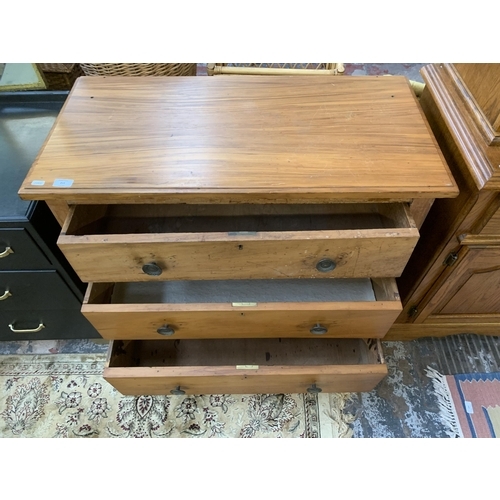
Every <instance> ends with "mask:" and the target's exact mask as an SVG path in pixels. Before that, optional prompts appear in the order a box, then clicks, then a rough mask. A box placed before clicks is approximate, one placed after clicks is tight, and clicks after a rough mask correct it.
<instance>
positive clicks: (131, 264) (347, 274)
mask: <svg viewBox="0 0 500 500" xmlns="http://www.w3.org/2000/svg"><path fill="white" fill-rule="evenodd" d="M417 240H418V232H417V231H416V230H412V229H401V230H398V231H397V232H388V231H387V230H375V229H373V230H366V231H308V232H304V233H303V234H299V233H294V232H284V233H261V234H258V235H248V236H244V235H240V236H228V234H227V233H212V234H197V235H188V234H180V235H173V236H172V235H129V236H125V235H124V236H121V237H113V236H60V237H59V240H58V245H59V247H60V248H61V250H62V252H63V253H64V255H65V257H66V258H67V259H68V261H69V262H70V264H71V265H72V267H73V269H74V270H75V271H76V273H77V274H78V276H79V277H80V279H81V280H82V281H84V282H89V281H95V282H104V281H151V280H164V279H177V280H180V279H238V278H277V279H285V278H323V277H325V276H327V277H332V278H333V277H335V278H359V277H363V278H364V277H366V276H372V277H396V276H399V275H400V274H401V272H402V271H403V269H404V267H405V265H406V263H407V261H408V258H409V256H410V255H411V252H412V250H413V248H414V246H415V244H416V242H417ZM324 258H328V259H332V260H333V261H335V263H336V267H335V269H334V270H333V271H329V272H322V271H318V270H317V269H316V265H317V264H318V262H319V261H320V260H321V259H324ZM151 262H154V263H155V264H156V265H158V266H160V268H161V269H162V273H161V275H159V276H150V275H147V274H145V273H144V272H143V270H142V267H143V266H144V265H145V264H148V263H151Z"/></svg>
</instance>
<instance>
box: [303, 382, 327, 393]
mask: <svg viewBox="0 0 500 500" xmlns="http://www.w3.org/2000/svg"><path fill="white" fill-rule="evenodd" d="M307 392H308V393H309V394H319V393H320V392H323V389H321V388H320V387H316V384H313V385H311V387H308V388H307Z"/></svg>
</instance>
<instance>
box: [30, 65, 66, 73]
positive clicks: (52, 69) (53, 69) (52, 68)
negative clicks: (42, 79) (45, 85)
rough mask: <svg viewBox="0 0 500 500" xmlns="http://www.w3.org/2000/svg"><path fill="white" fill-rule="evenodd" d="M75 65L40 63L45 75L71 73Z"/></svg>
mask: <svg viewBox="0 0 500 500" xmlns="http://www.w3.org/2000/svg"><path fill="white" fill-rule="evenodd" d="M74 66H75V63H39V64H38V67H39V68H40V69H41V70H42V71H43V72H44V73H47V72H48V73H71V71H72V70H73V67H74Z"/></svg>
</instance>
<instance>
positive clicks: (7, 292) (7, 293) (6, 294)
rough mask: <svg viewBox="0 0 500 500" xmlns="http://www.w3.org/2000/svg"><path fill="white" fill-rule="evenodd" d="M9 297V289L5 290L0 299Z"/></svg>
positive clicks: (10, 295)
mask: <svg viewBox="0 0 500 500" xmlns="http://www.w3.org/2000/svg"><path fill="white" fill-rule="evenodd" d="M9 297H12V294H11V293H10V292H9V290H5V292H4V294H3V295H2V296H1V297H0V300H5V299H8V298H9Z"/></svg>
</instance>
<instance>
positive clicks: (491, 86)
mask: <svg viewBox="0 0 500 500" xmlns="http://www.w3.org/2000/svg"><path fill="white" fill-rule="evenodd" d="M453 66H454V68H455V70H456V71H457V73H458V74H459V75H460V78H461V79H462V80H463V82H464V84H465V85H466V86H467V89H468V90H469V92H470V95H471V96H472V98H473V99H474V100H475V103H476V104H477V107H478V108H479V110H480V111H481V112H482V113H483V114H484V116H485V117H486V119H487V120H488V122H489V123H490V124H491V127H492V128H493V130H494V132H495V135H496V136H500V64H491V63H490V64H486V63H468V64H466V63H455V64H453Z"/></svg>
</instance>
